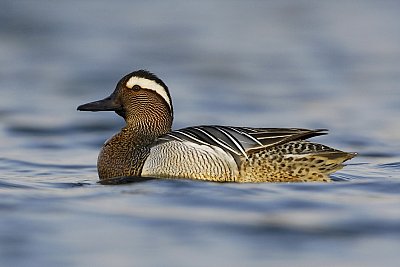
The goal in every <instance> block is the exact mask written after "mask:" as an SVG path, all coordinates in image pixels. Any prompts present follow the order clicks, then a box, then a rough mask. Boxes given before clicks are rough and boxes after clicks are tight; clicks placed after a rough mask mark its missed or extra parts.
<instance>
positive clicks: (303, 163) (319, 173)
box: [238, 141, 355, 182]
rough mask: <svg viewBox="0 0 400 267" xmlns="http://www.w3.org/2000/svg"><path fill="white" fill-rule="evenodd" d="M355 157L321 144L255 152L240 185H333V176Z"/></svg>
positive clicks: (303, 143)
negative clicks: (258, 183) (331, 174)
mask: <svg viewBox="0 0 400 267" xmlns="http://www.w3.org/2000/svg"><path fill="white" fill-rule="evenodd" d="M354 155H355V154H352V153H346V152H342V151H339V150H335V149H332V148H330V147H328V146H324V145H321V144H315V143H309V142H306V141H293V142H288V143H286V144H283V145H279V146H276V147H272V148H270V149H268V150H259V151H255V152H253V153H251V154H250V155H249V159H248V160H244V161H242V164H241V165H240V178H239V179H238V182H309V181H315V182H329V181H331V179H330V178H329V176H328V175H329V174H330V173H332V172H335V171H337V170H339V169H341V168H342V167H343V165H342V163H343V162H344V161H346V160H348V159H350V158H352V157H354Z"/></svg>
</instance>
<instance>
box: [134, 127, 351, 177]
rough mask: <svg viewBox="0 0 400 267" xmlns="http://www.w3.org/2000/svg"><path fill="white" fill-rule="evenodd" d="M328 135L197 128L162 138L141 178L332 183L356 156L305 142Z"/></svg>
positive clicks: (269, 130) (240, 128)
mask: <svg viewBox="0 0 400 267" xmlns="http://www.w3.org/2000/svg"><path fill="white" fill-rule="evenodd" d="M324 131H325V130H307V129H298V128H289V129H287V128H284V129H282V128H248V127H246V128H245V127H228V126H198V127H188V128H185V129H181V130H177V131H174V132H171V133H168V134H166V135H163V136H161V137H159V138H158V139H157V140H156V142H155V143H154V144H153V145H152V146H151V149H150V154H149V157H148V158H147V159H146V161H145V163H144V166H143V169H142V176H147V177H164V178H190V179H200V180H209V181H218V182H232V181H234V182H267V181H270V182H275V181H287V182H295V181H329V177H328V174H330V173H332V172H334V171H336V170H338V169H340V168H341V166H342V163H343V162H344V161H345V160H348V159H350V158H352V157H353V156H354V154H352V153H346V152H342V151H339V150H335V149H332V148H330V147H327V146H324V145H320V144H314V143H310V142H307V141H304V140H305V139H307V138H310V137H314V136H318V135H323V134H326V133H325V132H324Z"/></svg>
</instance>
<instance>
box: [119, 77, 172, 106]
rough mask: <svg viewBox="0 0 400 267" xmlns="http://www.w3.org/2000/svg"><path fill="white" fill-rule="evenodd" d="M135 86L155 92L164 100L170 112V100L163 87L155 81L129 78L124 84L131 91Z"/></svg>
mask: <svg viewBox="0 0 400 267" xmlns="http://www.w3.org/2000/svg"><path fill="white" fill-rule="evenodd" d="M135 85H139V86H140V87H142V88H145V89H148V90H152V91H155V92H156V93H157V94H159V95H160V96H161V97H162V98H163V99H164V100H165V102H167V104H168V105H169V108H170V110H172V106H171V99H170V98H169V96H168V94H167V91H166V90H165V88H164V87H162V86H161V85H159V84H158V83H156V82H155V81H152V80H149V79H146V78H141V77H136V76H134V77H131V78H129V80H128V81H127V82H126V87H128V88H129V89H132V88H133V86H135Z"/></svg>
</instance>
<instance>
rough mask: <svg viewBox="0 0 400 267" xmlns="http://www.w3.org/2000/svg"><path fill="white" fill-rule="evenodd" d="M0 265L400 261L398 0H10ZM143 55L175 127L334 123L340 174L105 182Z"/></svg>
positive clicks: (4, 11)
mask: <svg viewBox="0 0 400 267" xmlns="http://www.w3.org/2000/svg"><path fill="white" fill-rule="evenodd" d="M0 7H1V8H0V62H1V63H0V265H1V266H267V265H270V266H377V265H380V266H398V264H399V260H400V256H399V249H400V194H399V191H400V153H399V148H400V144H399V139H400V138H399V137H400V120H399V116H400V88H399V87H400V28H399V17H400V2H399V1H372V0H371V1H356V0H353V1H348V0H346V1H344V0H343V1H306V0H300V1H289V0H284V1H223V0H220V1H177V0H173V1H128V0H126V1H123V0H118V1H89V0H84V1H71V0H69V1H46V0H36V1H28V0H25V1H24V0H18V1H14V0H3V1H1V2H0ZM141 68H145V69H148V70H150V71H153V72H155V73H156V74H158V75H159V76H160V77H161V78H162V79H163V80H164V81H165V82H166V83H167V85H168V86H169V87H170V90H171V94H172V96H173V101H174V107H175V123H174V127H175V128H179V127H184V126H189V125H196V124H224V125H238V126H242V125H243V126H244V125H246V126H258V127H307V128H329V129H330V130H331V132H330V135H328V136H324V137H319V138H318V139H315V141H317V142H322V143H325V144H327V145H330V146H334V147H336V148H339V149H342V150H346V151H357V152H359V154H360V155H359V156H358V157H357V158H355V159H354V160H352V161H351V162H349V164H348V165H347V166H346V167H345V168H344V169H343V170H341V171H339V172H337V173H336V174H335V175H334V176H333V178H335V179H336V180H338V181H337V182H334V183H330V184H215V183H204V182H193V181H161V180H152V181H148V182H143V183H135V184H126V185H119V186H104V185H100V184H98V183H97V172H96V158H97V154H98V152H99V149H100V147H101V145H102V144H103V142H104V141H105V140H106V139H107V138H108V137H110V136H111V135H112V134H113V133H115V132H116V131H118V130H119V129H120V128H121V127H122V126H123V121H122V119H120V118H119V117H117V116H116V115H115V114H114V113H106V112H105V113H96V114H93V113H83V112H77V111H76V107H77V106H78V105H79V104H82V103H86V102H88V101H91V100H97V99H100V98H102V97H105V96H107V95H109V94H110V93H111V91H112V90H113V89H114V87H115V83H116V82H117V81H118V80H119V79H120V77H122V76H123V75H124V74H126V73H128V72H131V71H133V70H137V69H141Z"/></svg>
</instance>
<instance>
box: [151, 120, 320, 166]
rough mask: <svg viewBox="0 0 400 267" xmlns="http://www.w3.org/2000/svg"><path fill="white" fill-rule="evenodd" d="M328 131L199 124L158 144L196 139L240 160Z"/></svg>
mask: <svg viewBox="0 0 400 267" xmlns="http://www.w3.org/2000/svg"><path fill="white" fill-rule="evenodd" d="M326 131H327V130H325V129H316V130H308V129H301V128H249V127H231V126H215V125H212V126H196V127H187V128H184V129H180V130H176V131H173V132H170V133H168V134H165V135H163V136H161V137H159V138H158V139H157V141H156V143H155V144H154V145H158V144H161V143H165V142H169V141H173V140H175V141H179V142H192V143H195V144H198V145H207V146H212V147H215V146H216V147H219V148H221V149H223V150H224V151H226V152H227V153H229V154H231V155H232V156H233V158H234V159H235V160H236V161H239V160H240V158H241V157H245V158H248V154H249V152H251V151H255V150H258V149H266V148H269V147H273V146H277V145H281V144H284V143H287V142H290V141H296V140H305V139H308V138H311V137H314V136H319V135H324V134H327V133H326Z"/></svg>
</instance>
